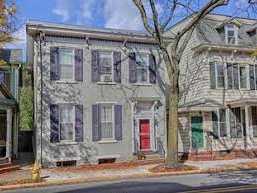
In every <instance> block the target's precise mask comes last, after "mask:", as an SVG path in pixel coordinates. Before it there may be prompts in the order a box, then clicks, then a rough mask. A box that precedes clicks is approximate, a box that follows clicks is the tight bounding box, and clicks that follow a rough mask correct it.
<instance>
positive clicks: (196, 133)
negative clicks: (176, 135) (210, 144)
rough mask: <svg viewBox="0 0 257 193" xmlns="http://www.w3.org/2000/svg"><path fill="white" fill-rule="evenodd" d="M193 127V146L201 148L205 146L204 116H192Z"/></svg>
mask: <svg viewBox="0 0 257 193" xmlns="http://www.w3.org/2000/svg"><path fill="white" fill-rule="evenodd" d="M191 128H192V148H193V149H199V148H202V147H203V119H202V117H199V116H197V117H192V118H191Z"/></svg>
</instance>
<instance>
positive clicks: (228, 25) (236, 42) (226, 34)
mask: <svg viewBox="0 0 257 193" xmlns="http://www.w3.org/2000/svg"><path fill="white" fill-rule="evenodd" d="M232 26H233V27H232ZM228 31H234V38H235V43H231V42H229V41H228V39H229V37H228ZM225 40H226V44H230V45H237V44H238V27H237V26H236V25H234V24H227V25H225Z"/></svg>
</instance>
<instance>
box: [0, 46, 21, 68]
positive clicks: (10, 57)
mask: <svg viewBox="0 0 257 193" xmlns="http://www.w3.org/2000/svg"><path fill="white" fill-rule="evenodd" d="M0 60H4V61H5V62H7V63H11V64H13V63H21V62H22V49H0Z"/></svg>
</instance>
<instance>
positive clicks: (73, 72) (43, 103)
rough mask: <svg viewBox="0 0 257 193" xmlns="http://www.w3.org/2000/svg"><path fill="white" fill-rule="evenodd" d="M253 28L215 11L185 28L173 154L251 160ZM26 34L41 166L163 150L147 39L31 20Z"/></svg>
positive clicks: (255, 130)
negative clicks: (186, 39) (176, 143)
mask: <svg viewBox="0 0 257 193" xmlns="http://www.w3.org/2000/svg"><path fill="white" fill-rule="evenodd" d="M188 19H190V17H189V18H186V19H185V20H183V21H181V22H179V23H178V24H177V25H175V26H173V28H172V29H171V31H172V32H176V31H179V30H180V29H181V28H182V27H183V25H184V23H185V22H187V21H188ZM256 30H257V20H253V19H244V18H231V17H229V16H224V15H217V14H212V15H208V16H207V17H206V18H205V19H204V20H203V21H202V22H201V23H200V24H199V25H198V26H197V27H196V29H195V30H194V32H193V34H192V37H191V39H190V40H189V42H188V45H187V47H186V49H185V51H184V52H183V56H182V60H181V63H180V75H181V76H180V91H181V99H180V104H179V123H180V124H179V133H178V137H179V154H180V156H181V157H182V159H208V160H210V159H225V158H226V157H227V158H233V157H238V156H243V157H245V156H247V157H255V156H256V152H257V151H256V150H257V145H256V144H257V66H256V65H257V62H256V61H257V60H256V57H255V56H253V55H252V53H253V51H255V50H256V43H257V34H256V33H257V32H256ZM166 35H167V37H169V36H172V33H169V32H168V33H167V34H166ZM27 36H28V38H27V40H28V61H29V64H30V65H31V66H33V71H34V87H35V92H34V94H35V128H36V143H37V144H36V156H37V159H38V160H42V163H43V165H49V166H56V165H62V164H68V163H76V164H80V163H87V162H90V163H102V162H108V161H114V160H117V161H119V160H133V159H136V158H137V156H136V155H138V154H139V152H144V153H145V154H148V155H149V154H153V155H164V154H165V152H166V149H165V147H166V113H165V112H166V110H165V109H166V108H165V107H166V103H165V94H164V93H165V87H166V83H167V81H166V80H167V74H166V71H165V65H164V64H163V62H162V60H161V56H160V54H159V51H158V48H157V46H156V44H155V42H154V40H153V39H152V38H151V37H149V36H148V35H147V34H145V33H141V32H135V31H128V30H112V29H92V28H84V27H80V26H72V25H62V24H53V23H46V22H37V21H31V22H28V23H27ZM41 80H42V81H41Z"/></svg>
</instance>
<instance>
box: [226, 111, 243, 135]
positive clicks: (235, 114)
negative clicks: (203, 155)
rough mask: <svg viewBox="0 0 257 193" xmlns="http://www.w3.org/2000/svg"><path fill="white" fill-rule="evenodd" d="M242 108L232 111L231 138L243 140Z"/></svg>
mask: <svg viewBox="0 0 257 193" xmlns="http://www.w3.org/2000/svg"><path fill="white" fill-rule="evenodd" d="M241 116H242V115H241V110H240V107H237V108H232V109H231V110H230V116H229V118H230V121H229V123H230V136H231V138H241V137H242V129H243V124H242V117H241Z"/></svg>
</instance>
